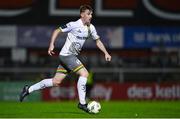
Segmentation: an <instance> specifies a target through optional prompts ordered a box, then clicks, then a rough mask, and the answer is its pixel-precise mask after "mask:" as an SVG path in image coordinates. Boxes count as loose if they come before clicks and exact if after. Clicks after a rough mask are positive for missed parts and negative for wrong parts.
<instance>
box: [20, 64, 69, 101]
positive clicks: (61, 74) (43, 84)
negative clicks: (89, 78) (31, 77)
mask: <svg viewBox="0 0 180 119" xmlns="http://www.w3.org/2000/svg"><path fill="white" fill-rule="evenodd" d="M66 75H67V71H66V70H65V69H64V68H63V67H62V66H61V65H59V67H58V69H57V72H56V74H55V76H54V77H53V78H49V79H43V80H41V81H40V82H38V83H35V84H34V85H32V86H28V85H26V86H24V88H23V90H22V92H21V93H20V102H22V101H23V100H24V98H25V97H26V96H27V95H29V94H30V93H32V92H34V91H36V90H41V89H44V88H47V87H52V86H58V85H59V84H61V82H62V80H63V79H64V78H65V77H66Z"/></svg>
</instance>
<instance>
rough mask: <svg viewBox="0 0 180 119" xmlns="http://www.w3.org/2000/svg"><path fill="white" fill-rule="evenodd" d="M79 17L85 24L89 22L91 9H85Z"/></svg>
mask: <svg viewBox="0 0 180 119" xmlns="http://www.w3.org/2000/svg"><path fill="white" fill-rule="evenodd" d="M81 17H82V19H83V21H84V23H85V24H90V23H91V19H92V11H89V10H85V11H84V12H83V13H82V14H81Z"/></svg>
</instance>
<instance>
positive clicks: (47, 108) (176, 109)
mask: <svg viewBox="0 0 180 119" xmlns="http://www.w3.org/2000/svg"><path fill="white" fill-rule="evenodd" d="M100 103H101V106H102V108H101V112H100V113H98V114H87V113H85V112H83V111H81V110H79V109H78V108H77V102H75V101H74V102H72V101H65V102H61V101H59V102H23V103H20V102H0V118H8V117H13V118H121V117H123V118H154V117H155V118H180V101H114V102H113V101H110V102H100Z"/></svg>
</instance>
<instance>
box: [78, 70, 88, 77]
mask: <svg viewBox="0 0 180 119" xmlns="http://www.w3.org/2000/svg"><path fill="white" fill-rule="evenodd" d="M80 76H82V77H86V78H87V77H88V76H89V73H88V71H83V72H82V73H81V74H80Z"/></svg>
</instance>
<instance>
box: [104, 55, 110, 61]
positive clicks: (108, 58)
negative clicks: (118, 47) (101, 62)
mask: <svg viewBox="0 0 180 119" xmlns="http://www.w3.org/2000/svg"><path fill="white" fill-rule="evenodd" d="M105 59H106V61H108V62H109V61H111V55H109V54H105Z"/></svg>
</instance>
